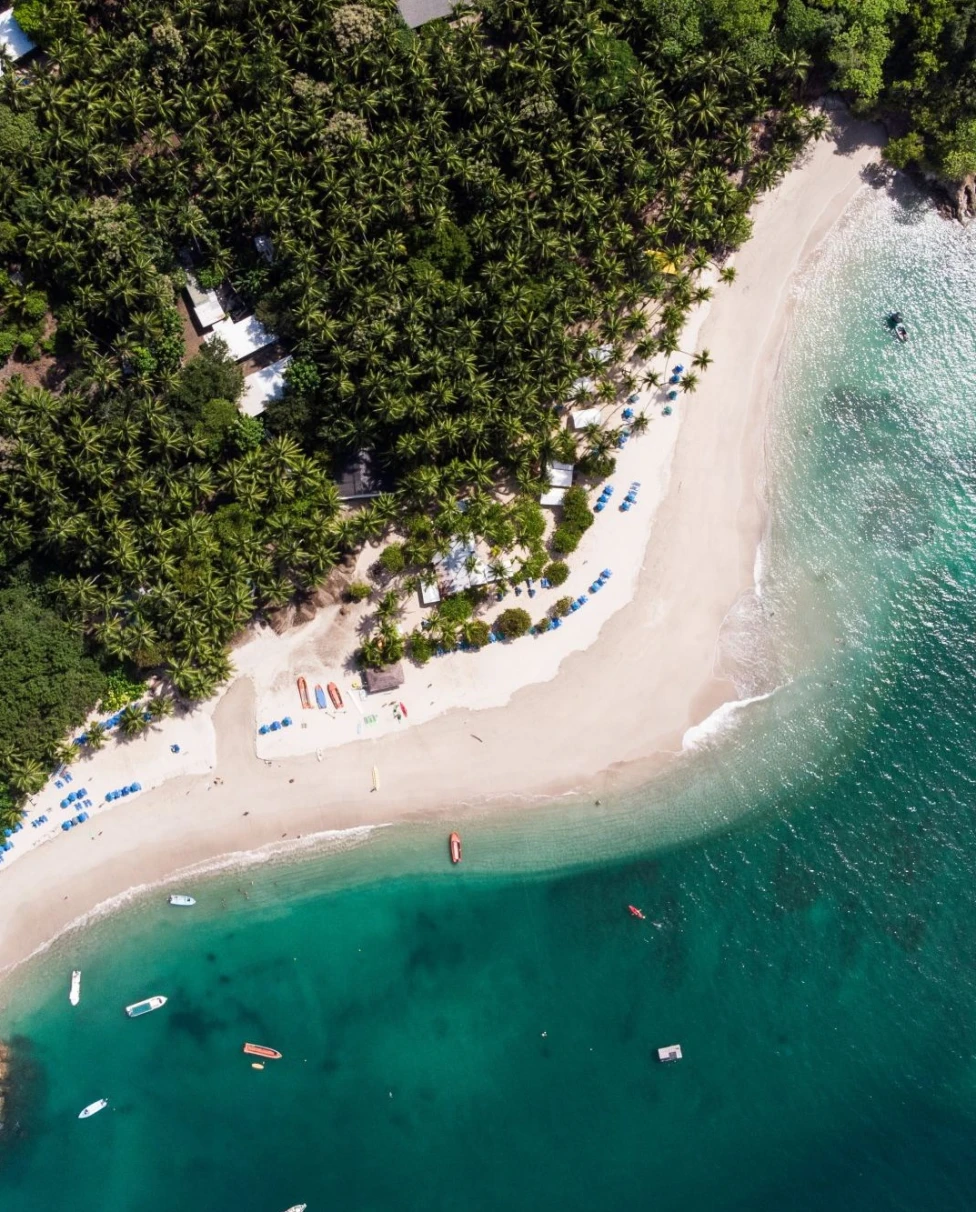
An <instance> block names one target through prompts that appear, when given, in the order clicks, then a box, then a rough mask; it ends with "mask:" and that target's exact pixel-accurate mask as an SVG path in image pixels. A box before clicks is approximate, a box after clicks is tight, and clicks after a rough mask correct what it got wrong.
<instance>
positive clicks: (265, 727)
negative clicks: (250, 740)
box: [258, 724, 268, 736]
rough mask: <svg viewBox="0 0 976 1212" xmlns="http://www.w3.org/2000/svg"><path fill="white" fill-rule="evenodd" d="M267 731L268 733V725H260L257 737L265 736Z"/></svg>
mask: <svg viewBox="0 0 976 1212" xmlns="http://www.w3.org/2000/svg"><path fill="white" fill-rule="evenodd" d="M267 731H268V725H267V724H262V725H261V727H260V728H259V729H258V735H259V736H264V734H265V733H266V732H267Z"/></svg>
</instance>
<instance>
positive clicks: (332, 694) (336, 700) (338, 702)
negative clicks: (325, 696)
mask: <svg viewBox="0 0 976 1212" xmlns="http://www.w3.org/2000/svg"><path fill="white" fill-rule="evenodd" d="M329 698H330V699H331V700H332V706H333V707H334V708H335V709H336V711H341V710H342V695H341V694H340V693H339V687H338V686H337V685H336V684H335V682H330V683H329Z"/></svg>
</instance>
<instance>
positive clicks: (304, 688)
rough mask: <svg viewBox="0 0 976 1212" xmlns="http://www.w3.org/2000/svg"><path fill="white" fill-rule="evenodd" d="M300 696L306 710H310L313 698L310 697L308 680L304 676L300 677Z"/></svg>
mask: <svg viewBox="0 0 976 1212" xmlns="http://www.w3.org/2000/svg"><path fill="white" fill-rule="evenodd" d="M298 697H299V699H300V700H301V704H302V707H303V708H304V709H305V710H308V708H310V707H311V706H312V703H311V700H310V699H309V697H308V682H306V681H305V679H304V678H299V679H298Z"/></svg>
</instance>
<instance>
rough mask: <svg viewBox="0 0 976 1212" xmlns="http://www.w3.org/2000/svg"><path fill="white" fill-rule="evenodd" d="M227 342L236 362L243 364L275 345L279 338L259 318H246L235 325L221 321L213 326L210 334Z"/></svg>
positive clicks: (230, 321) (227, 321)
mask: <svg viewBox="0 0 976 1212" xmlns="http://www.w3.org/2000/svg"><path fill="white" fill-rule="evenodd" d="M210 335H211V336H214V337H220V339H221V341H223V342H225V344H226V345H227V348H228V350H229V351H230V356H231V357H232V358H233V359H234V361H235V362H242V361H243V360H244V359H245V358H249V357H250V356H251V354H253V353H257V351H258V350H259V349H264V347H265V346H266V345H273V344H274V342H275V341H277V340H278V338H277V337H276V336H275V334H274V333H273V332H268V330H267V329H266V328H265V327H264V325H263V324H262V323H261V321H260V320H259V319H258V318H257V316H245V317H244V319H243V320H238V322H237V323H236V324H235V323H234V321H233V320H221V321H219V322H218V323H217V324H215V325H214V326H213V331H212V333H211V334H210Z"/></svg>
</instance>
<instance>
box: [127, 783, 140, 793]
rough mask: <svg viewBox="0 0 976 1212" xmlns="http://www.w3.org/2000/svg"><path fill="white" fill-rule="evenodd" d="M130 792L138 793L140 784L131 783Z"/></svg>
mask: <svg viewBox="0 0 976 1212" xmlns="http://www.w3.org/2000/svg"><path fill="white" fill-rule="evenodd" d="M129 790H130V791H132V792H136V791H138V790H139V784H138V783H130V784H129Z"/></svg>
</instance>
